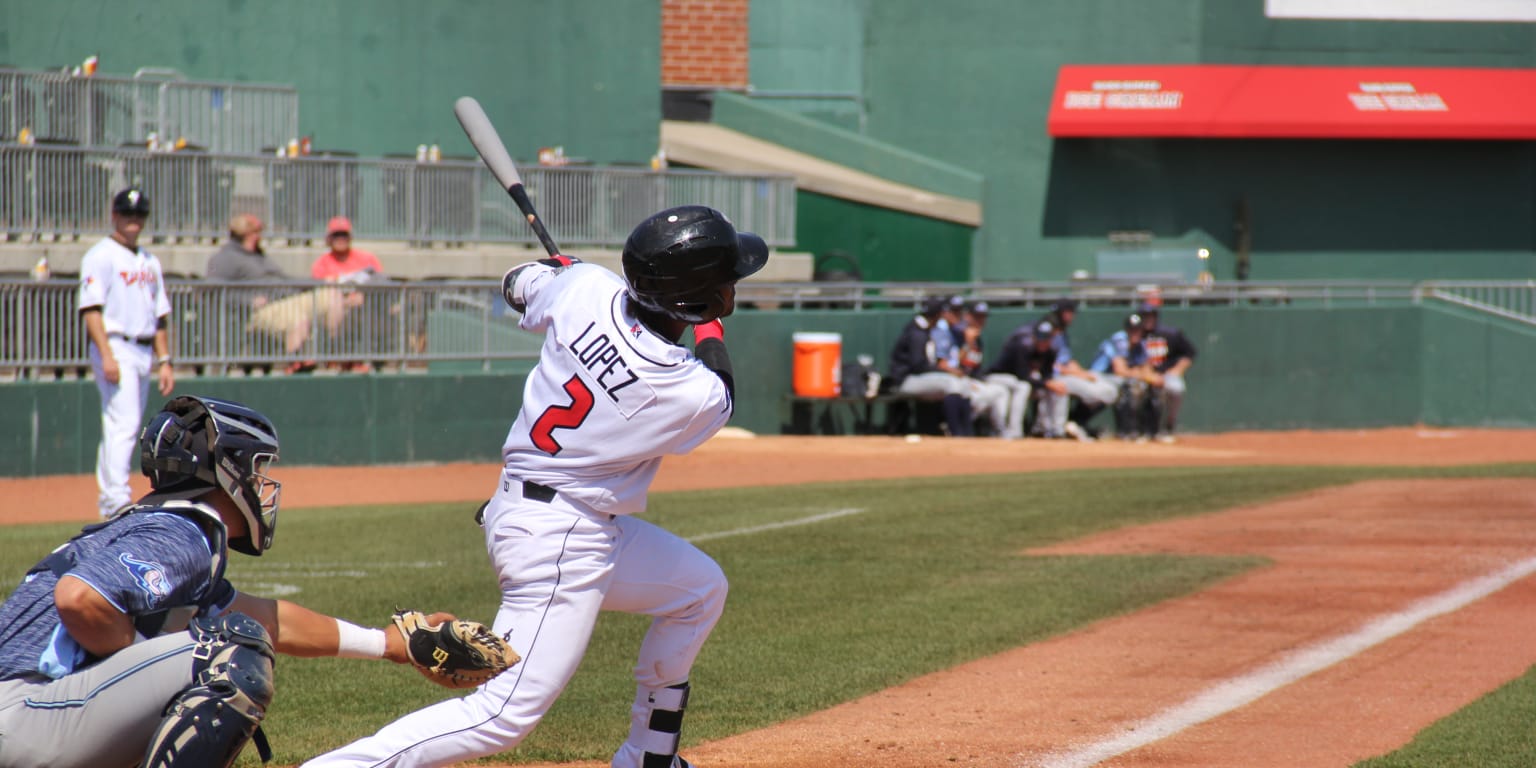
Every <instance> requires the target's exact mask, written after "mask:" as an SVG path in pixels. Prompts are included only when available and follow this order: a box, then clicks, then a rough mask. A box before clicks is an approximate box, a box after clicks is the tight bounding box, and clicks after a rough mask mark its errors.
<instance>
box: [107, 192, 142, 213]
mask: <svg viewBox="0 0 1536 768" xmlns="http://www.w3.org/2000/svg"><path fill="white" fill-rule="evenodd" d="M112 212H113V213H121V214H125V215H128V216H148V215H149V195H146V194H144V190H142V189H139V188H138V187H129V188H127V189H125V190H123V191H121V192H118V193H117V194H116V195H113V196H112Z"/></svg>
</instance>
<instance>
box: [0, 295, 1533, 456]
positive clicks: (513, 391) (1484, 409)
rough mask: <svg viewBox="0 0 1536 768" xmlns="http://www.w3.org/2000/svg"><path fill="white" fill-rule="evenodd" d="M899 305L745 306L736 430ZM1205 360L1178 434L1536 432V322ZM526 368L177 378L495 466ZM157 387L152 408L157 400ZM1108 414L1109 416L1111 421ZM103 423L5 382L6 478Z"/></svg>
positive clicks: (1302, 334) (1255, 328)
mask: <svg viewBox="0 0 1536 768" xmlns="http://www.w3.org/2000/svg"><path fill="white" fill-rule="evenodd" d="M1040 313H1041V310H1040V309H1038V308H1036V309H1029V308H1018V307H1014V308H999V309H997V310H996V311H994V313H993V315H992V318H991V321H990V322H989V324H988V327H987V329H986V333H985V334H984V338H985V340H986V344H987V348H988V349H989V350H991V351H994V352H995V351H996V350H997V349H999V348H1000V347H1001V345H1002V342H1003V339H1004V338H1005V337H1006V336H1007V334H1008V333H1009V332H1010V331H1011V330H1012V329H1013V328H1014V327H1016V326H1018V325H1020V324H1023V323H1026V322H1030V321H1032V320H1034V319H1036V318H1037V317H1038V316H1039V314H1040ZM1123 313H1124V310H1123V309H1096V308H1091V307H1090V308H1085V309H1084V310H1083V312H1082V313H1081V316H1080V317H1079V318H1078V321H1077V323H1075V324H1074V326H1073V328H1072V341H1073V344H1072V346H1073V351H1074V352H1075V353H1076V355H1077V356H1078V357H1079V358H1082V359H1084V360H1089V359H1091V357H1092V355H1093V350H1094V349H1095V348H1096V346H1097V344H1098V342H1099V341H1100V340H1102V339H1103V338H1104V337H1106V336H1108V335H1109V334H1110V333H1112V332H1113V331H1114V330H1115V329H1116V328H1117V327H1118V324H1119V323H1120V320H1121V318H1122V316H1123ZM908 317H909V314H908V313H906V312H902V311H879V312H873V311H871V312H848V311H838V310H825V311H821V310H818V311H798V312H751V311H743V312H741V313H739V314H738V315H737V316H736V317H733V318H732V319H731V321H730V327H729V330H728V332H727V333H728V336H727V343H729V344H730V345H731V349H732V356H733V360H734V364H735V368H736V371H737V386H738V392H737V410H736V417H735V419H734V420H733V424H734V425H735V426H739V427H743V428H745V429H749V430H752V431H754V432H759V433H766V434H771V433H777V432H779V431H780V430H781V428H782V427H783V426H784V425H785V424H786V423H788V422H789V406H788V403H787V402H786V399H785V396H786V395H787V394H789V393H790V391H791V389H792V386H793V364H792V359H793V341H792V337H793V335H794V334H795V333H797V332H802V331H820V332H836V333H839V334H841V335H842V338H843V347H842V348H843V356H844V359H845V360H847V361H852V360H853V359H854V358H855V357H857V356H858V355H860V354H869V355H871V356H872V357H874V358H875V360H876V364H877V366H878V367H881V368H884V367H885V364H886V357H887V353H888V351H889V350H890V347H891V345H892V344H893V343H894V342H895V339H896V336H897V334H898V333H899V332H900V330H901V327H902V325H903V324H904V323H905V322H906V320H907V319H908ZM1165 319H1166V320H1167V321H1168V322H1170V323H1171V324H1173V325H1177V326H1179V327H1181V328H1183V329H1184V330H1185V332H1186V333H1188V334H1189V336H1190V338H1191V339H1192V340H1193V341H1194V343H1195V344H1196V346H1197V347H1198V348H1199V351H1200V354H1199V359H1198V360H1197V362H1196V363H1195V366H1194V368H1193V369H1192V370H1191V371H1190V373H1189V374H1188V376H1187V380H1188V383H1189V394H1188V396H1187V399H1186V402H1185V408H1184V412H1183V418H1182V423H1181V428H1182V429H1184V430H1186V431H1194V432H1213V431H1226V430H1234V429H1297V428H1310V429H1345V428H1351V429H1352V428H1368V427H1385V426H1400V425H1411V424H1419V423H1424V424H1429V425H1435V426H1446V427H1456V426H1493V427H1526V428H1529V427H1533V426H1536V403H1533V402H1532V400H1531V398H1530V397H1529V391H1528V390H1529V387H1528V385H1527V382H1529V381H1531V380H1533V378H1536V330H1533V329H1531V328H1529V327H1525V326H1521V325H1518V324H1515V323H1511V322H1509V321H1505V320H1501V319H1499V318H1493V317H1488V316H1483V315H1476V314H1472V313H1468V312H1464V311H1462V310H1458V309H1452V308H1444V307H1440V306H1398V307H1349V306H1335V307H1328V308H1321V307H1319V308H1297V307H1294V306H1293V307H1278V306H1244V307H1220V308H1177V307H1175V308H1171V309H1169V310H1168V311H1167V312H1166V316H1165ZM523 381H524V375H523V374H521V373H518V372H516V371H506V372H473V373H470V372H454V373H429V374H419V375H371V376H302V377H281V378H238V379H225V378H184V379H182V380H181V381H180V382H178V386H177V391H178V392H180V393H189V394H190V393H197V394H207V395H212V396H216V397H226V398H231V399H234V400H239V401H243V402H246V403H249V404H251V405H253V406H255V407H257V408H259V409H261V410H262V411H263V412H265V413H267V414H268V415H269V416H271V417H272V418H273V420H274V421H275V422H276V423H277V425H278V427H279V430H280V432H281V436H282V439H283V457H284V460H285V461H287V462H290V463H292V464H319V465H345V464H395V463H409V462H443V461H494V460H495V459H496V457H497V455H498V451H499V448H500V446H501V443H502V440H503V438H504V437H505V436H506V431H507V429H508V427H509V426H510V425H511V423H512V420H513V418H514V417H515V416H516V414H517V409H518V406H519V403H520V400H521V397H522V387H523ZM159 402H160V398H158V397H155V398H153V399H152V403H153V404H155V405H158V404H159ZM1106 418H1107V417H1106ZM99 434H100V424H99V415H98V405H97V396H96V390H95V386H94V384H92V383H91V382H88V381H60V382H40V383H11V384H5V385H0V476H29V475H47V474H67V473H79V472H89V471H91V470H92V468H93V467H94V462H95V447H96V443H97V440H98V436H99Z"/></svg>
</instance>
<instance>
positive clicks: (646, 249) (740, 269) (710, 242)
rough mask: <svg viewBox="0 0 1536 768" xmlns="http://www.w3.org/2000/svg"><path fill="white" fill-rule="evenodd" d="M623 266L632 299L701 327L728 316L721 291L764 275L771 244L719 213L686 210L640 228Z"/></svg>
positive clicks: (657, 216) (627, 243)
mask: <svg viewBox="0 0 1536 768" xmlns="http://www.w3.org/2000/svg"><path fill="white" fill-rule="evenodd" d="M623 262H624V279H625V280H626V281H628V282H629V295H630V298H632V299H634V300H635V301H636V302H637V303H639V304H640V306H642V307H646V308H648V309H651V310H654V311H657V312H660V313H662V314H664V315H666V316H668V317H671V318H674V319H677V320H681V321H683V322H685V323H693V324H695V325H697V324H699V323H707V322H709V321H711V320H714V319H715V318H717V317H720V316H722V315H724V314H725V313H726V306H725V298H724V297H723V296H722V295H721V293H720V289H721V288H722V287H724V286H727V285H730V284H732V283H735V282H736V281H737V280H740V279H741V278H743V277H746V276H748V275H750V274H752V273H754V272H756V271H758V270H759V269H762V268H763V265H764V264H766V263H768V244H767V243H764V242H763V239H762V238H760V237H758V236H757V235H754V234H752V233H751V232H737V231H736V227H734V226H732V225H731V222H730V221H729V220H727V219H726V218H725V215H724V214H722V213H720V212H719V211H717V210H715V209H713V208H706V207H705V206H702V205H684V206H679V207H677V208H668V209H666V210H664V211H662V212H660V213H657V214H655V215H653V216H651V217H650V218H648V219H646V220H645V221H642V222H640V225H639V226H637V227H635V229H634V231H632V232H630V233H629V239H627V240H625V241H624V256H623Z"/></svg>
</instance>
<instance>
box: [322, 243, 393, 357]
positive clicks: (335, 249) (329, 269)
mask: <svg viewBox="0 0 1536 768" xmlns="http://www.w3.org/2000/svg"><path fill="white" fill-rule="evenodd" d="M325 242H326V244H327V245H329V246H330V250H328V251H326V252H325V253H322V254H320V256H319V258H317V259H315V263H314V264H312V265H311V266H310V268H309V274H310V277H313V278H315V279H316V280H323V281H325V282H328V283H341V284H352V285H361V284H363V283H366V282H369V281H371V280H372V279H374V278H375V277H377V276H378V275H381V274H382V273H383V272H384V267H383V266H382V265H381V264H379V258H378V257H377V256H375V255H373V254H372V253H370V252H369V251H365V250H363V249H361V248H353V247H352V222H351V221H350V220H348V219H347V217H345V216H336V217H334V218H332V219H331V220H330V223H328V224H327V225H326V227H325ZM364 302H365V297H364V294H363V293H362V291H357V290H349V291H345V292H343V294H342V306H343V309H344V310H351V309H355V308H358V307H361V306H363V304H364ZM347 314H350V313H347ZM353 325H355V324H353ZM356 330H359V331H361V329H356ZM330 367H332V368H335V369H337V370H340V369H342V368H346V369H349V370H352V371H356V372H359V373H367V372H368V371H369V370H371V368H370V367H369V365H368V363H366V362H362V361H353V362H347V363H332V364H331V366H330Z"/></svg>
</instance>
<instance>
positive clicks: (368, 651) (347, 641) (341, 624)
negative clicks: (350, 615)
mask: <svg viewBox="0 0 1536 768" xmlns="http://www.w3.org/2000/svg"><path fill="white" fill-rule="evenodd" d="M336 634H337V635H339V636H340V637H339V639H338V640H337V642H336V655H337V656H339V657H341V658H343V659H382V658H384V642H385V640H384V630H382V629H367V628H365V627H359V626H358V625H356V624H353V623H351V622H347V621H342V620H341V619H337V620H336Z"/></svg>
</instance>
